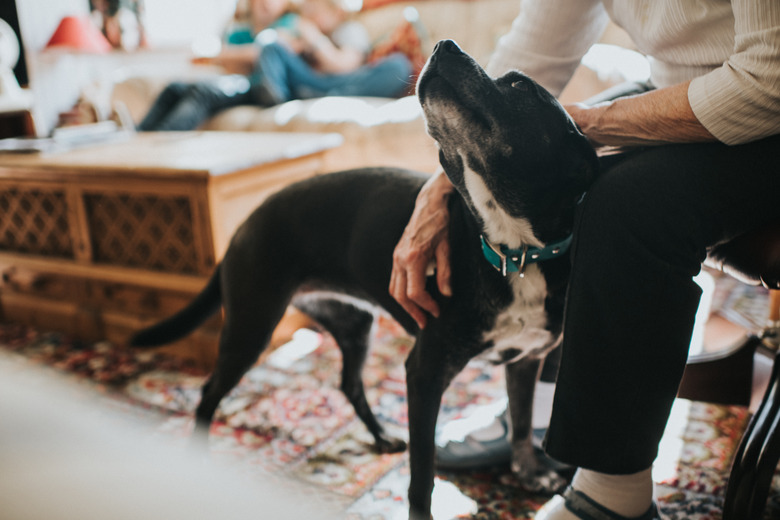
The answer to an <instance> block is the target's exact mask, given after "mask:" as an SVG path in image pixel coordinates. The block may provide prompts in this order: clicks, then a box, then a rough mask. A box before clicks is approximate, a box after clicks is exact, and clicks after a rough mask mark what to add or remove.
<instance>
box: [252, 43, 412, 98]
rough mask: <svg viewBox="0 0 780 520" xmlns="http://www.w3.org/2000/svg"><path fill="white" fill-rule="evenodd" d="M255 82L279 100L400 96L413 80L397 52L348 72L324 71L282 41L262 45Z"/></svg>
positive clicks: (409, 64) (409, 70) (254, 77)
mask: <svg viewBox="0 0 780 520" xmlns="http://www.w3.org/2000/svg"><path fill="white" fill-rule="evenodd" d="M255 70H256V72H255V74H254V75H253V77H252V83H253V84H258V85H262V86H263V87H265V90H266V93H267V94H270V96H271V98H272V99H273V100H275V101H276V102H277V103H283V102H285V101H289V100H291V99H310V98H317V97H323V96H377V97H397V96H400V95H402V94H403V93H404V92H405V90H406V89H408V87H409V85H410V83H411V81H412V80H411V74H412V64H411V62H410V61H409V59H408V58H407V57H406V56H404V55H403V54H400V53H396V54H391V55H389V56H387V57H386V58H384V59H382V60H380V61H378V62H376V63H372V64H369V65H364V66H362V67H360V68H358V69H357V70H355V71H353V72H347V73H345V74H323V73H321V72H317V71H316V70H314V69H313V68H312V67H311V65H309V64H308V63H307V62H306V61H305V60H304V59H303V58H301V57H300V56H298V55H297V54H295V53H294V52H292V51H290V50H289V49H288V48H287V47H285V46H284V45H281V44H279V43H270V44H268V45H266V46H264V47H263V49H262V51H261V53H260V57H259V59H258V64H257V67H256V69H255Z"/></svg>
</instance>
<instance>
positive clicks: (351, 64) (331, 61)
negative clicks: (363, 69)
mask: <svg viewBox="0 0 780 520" xmlns="http://www.w3.org/2000/svg"><path fill="white" fill-rule="evenodd" d="M299 30H300V34H301V39H302V40H303V41H304V42H305V52H307V53H308V54H309V55H310V56H311V57H312V58H313V59H314V61H315V63H316V64H317V70H318V71H320V72H324V73H326V74H343V73H347V72H352V71H353V70H355V69H357V68H358V67H360V66H361V65H363V62H364V60H365V53H363V52H362V51H360V50H358V49H355V48H353V47H349V46H343V47H337V46H336V44H335V43H333V41H332V40H331V39H330V38H328V37H327V36H326V35H325V34H323V33H322V32H321V31H320V30H319V29H318V28H317V26H316V25H315V24H313V23H311V22H310V21H308V20H304V19H301V21H300V22H299Z"/></svg>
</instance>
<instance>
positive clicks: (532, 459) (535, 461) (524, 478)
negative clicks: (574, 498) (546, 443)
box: [512, 450, 569, 495]
mask: <svg viewBox="0 0 780 520" xmlns="http://www.w3.org/2000/svg"><path fill="white" fill-rule="evenodd" d="M553 464H554V463H553V462H552V460H551V459H548V458H547V457H546V456H544V455H543V454H541V453H538V454H537V453H536V452H535V451H534V450H520V451H519V452H515V454H513V456H512V473H513V474H514V476H515V478H517V480H518V482H519V484H520V486H521V487H522V488H523V489H525V490H526V491H530V492H532V493H538V494H545V495H554V494H556V493H560V492H562V491H563V490H564V489H566V486H568V485H569V479H568V478H567V477H566V476H564V475H562V474H561V473H559V472H558V470H557V468H555V467H552V465H553Z"/></svg>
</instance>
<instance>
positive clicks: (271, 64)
mask: <svg viewBox="0 0 780 520" xmlns="http://www.w3.org/2000/svg"><path fill="white" fill-rule="evenodd" d="M315 81H316V73H315V71H314V69H312V68H311V66H310V65H309V64H308V63H306V61H305V60H304V59H303V58H301V57H300V56H298V55H297V54H296V53H294V52H292V51H291V50H290V49H288V48H287V47H285V46H284V45H282V44H280V43H277V42H274V43H269V44H267V45H264V46H263V48H262V49H261V51H260V56H259V57H258V61H257V64H256V66H255V70H254V73H253V75H252V84H253V85H257V86H262V87H263V89H264V92H263V93H264V95H265V96H266V97H268V98H270V99H273V100H274V101H275V102H276V103H277V104H278V103H284V102H285V101H290V100H291V99H299V98H300V96H299V95H298V94H297V93H296V91H295V90H296V89H295V86H296V85H298V84H307V83H314V82H315Z"/></svg>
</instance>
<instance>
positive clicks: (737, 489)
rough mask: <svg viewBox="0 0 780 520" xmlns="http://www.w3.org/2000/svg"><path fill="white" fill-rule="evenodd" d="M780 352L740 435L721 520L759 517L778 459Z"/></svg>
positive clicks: (756, 519) (748, 519)
mask: <svg viewBox="0 0 780 520" xmlns="http://www.w3.org/2000/svg"><path fill="white" fill-rule="evenodd" d="M779 359H780V355H776V356H775V361H774V365H773V367H772V378H771V380H770V382H769V387H768V388H767V390H766V393H765V394H764V399H763V400H762V401H761V405H760V406H759V408H758V411H757V412H756V414H755V415H754V416H753V419H752V420H751V421H750V424H749V425H748V429H747V431H746V432H745V434H744V436H743V437H742V442H741V443H740V446H739V449H738V450H737V453H736V454H735V456H734V462H733V465H732V468H731V475H730V476H729V481H728V487H727V489H726V499H725V502H724V505H723V520H759V519H760V518H761V517H762V516H763V511H764V508H765V506H766V500H767V496H768V494H769V487H770V485H771V483H772V477H773V475H774V471H775V468H776V467H777V463H778V461H780V362H778V360H779Z"/></svg>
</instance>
